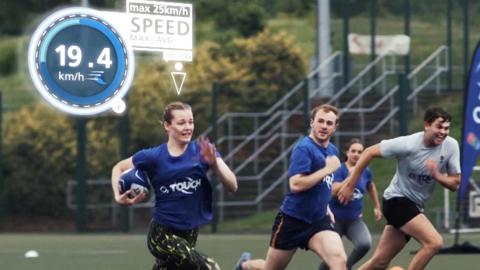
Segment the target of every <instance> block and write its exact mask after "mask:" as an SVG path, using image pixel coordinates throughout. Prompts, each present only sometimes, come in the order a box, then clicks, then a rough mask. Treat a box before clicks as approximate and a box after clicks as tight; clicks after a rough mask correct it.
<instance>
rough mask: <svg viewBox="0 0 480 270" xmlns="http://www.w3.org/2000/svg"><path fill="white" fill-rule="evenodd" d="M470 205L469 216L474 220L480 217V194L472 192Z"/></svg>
mask: <svg viewBox="0 0 480 270" xmlns="http://www.w3.org/2000/svg"><path fill="white" fill-rule="evenodd" d="M469 195H470V205H469V207H468V214H469V216H470V217H472V218H479V217H480V193H477V192H476V191H470V194H469Z"/></svg>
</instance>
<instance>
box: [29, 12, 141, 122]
mask: <svg viewBox="0 0 480 270" xmlns="http://www.w3.org/2000/svg"><path fill="white" fill-rule="evenodd" d="M28 60H29V71H30V75H31V77H32V80H33V82H34V85H35V87H36V88H37V90H38V91H39V92H40V94H41V95H42V96H43V97H44V98H45V99H46V100H47V101H48V102H49V103H51V104H52V105H53V106H55V107H57V108H59V109H60V110H62V111H65V112H67V113H71V114H76V115H93V114H97V113H101V112H104V111H106V110H109V109H111V108H112V107H113V106H115V103H118V102H122V101H121V98H122V97H123V96H124V95H125V94H126V93H127V91H128V89H129V87H130V85H131V82H132V78H133V73H134V58H133V52H132V50H131V49H130V47H129V46H128V44H126V43H125V41H124V39H123V38H122V37H121V35H120V34H119V32H118V31H117V30H116V29H115V28H114V27H113V26H112V25H110V24H109V23H108V22H107V20H105V18H101V16H100V14H98V12H96V11H95V10H92V9H86V8H69V9H64V10H61V11H59V12H56V13H54V14H52V15H51V16H49V17H47V18H46V19H45V20H44V21H43V22H42V23H41V24H40V26H39V27H38V28H37V30H36V31H35V33H34V35H33V37H32V40H31V41H30V46H29V59H28Z"/></svg>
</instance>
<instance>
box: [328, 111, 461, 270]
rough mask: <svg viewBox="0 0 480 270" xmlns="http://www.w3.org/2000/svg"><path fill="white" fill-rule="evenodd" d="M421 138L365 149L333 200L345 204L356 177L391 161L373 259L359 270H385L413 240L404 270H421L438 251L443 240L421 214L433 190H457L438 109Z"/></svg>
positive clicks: (450, 146) (428, 114)
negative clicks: (415, 245)
mask: <svg viewBox="0 0 480 270" xmlns="http://www.w3.org/2000/svg"><path fill="white" fill-rule="evenodd" d="M423 120H424V124H423V129H424V131H422V132H417V133H414V134H411V135H408V136H401V137H397V138H394V139H390V140H383V141H381V142H380V143H378V144H375V145H373V146H370V147H369V148H367V149H366V150H365V151H364V152H363V153H362V155H361V156H360V159H359V160H358V162H357V165H356V166H355V168H354V169H353V171H352V172H351V174H350V176H349V178H347V179H346V180H345V181H344V183H343V186H342V187H341V189H340V191H339V192H338V199H339V201H340V202H342V203H346V202H348V201H349V200H350V198H351V197H352V193H353V189H354V187H355V185H356V183H357V181H358V179H359V178H360V174H361V172H362V171H363V170H364V169H365V167H366V166H367V165H368V163H369V162H370V161H371V160H372V159H373V158H375V157H386V158H394V159H396V161H397V170H396V172H395V175H394V176H393V179H392V181H391V182H390V185H389V186H388V187H387V189H386V190H385V192H384V193H383V215H384V217H385V219H386V220H387V225H386V226H385V227H384V229H383V232H382V236H381V237H380V240H379V242H378V246H377V248H376V250H375V252H374V254H373V257H372V258H371V259H370V260H368V261H367V262H366V263H365V264H363V265H362V266H361V267H360V268H359V269H362V270H365V269H385V268H387V267H388V264H389V263H390V261H391V260H392V259H393V258H394V257H395V256H396V255H397V254H398V253H399V252H400V251H401V250H402V249H403V247H404V246H405V245H406V244H407V242H408V241H409V239H410V238H411V237H413V238H414V239H415V240H417V241H418V242H419V243H420V244H421V248H420V250H419V251H418V252H417V253H416V254H415V256H414V257H413V258H412V260H411V262H410V264H409V266H408V269H410V270H415V269H425V268H426V267H427V264H428V262H429V261H430V260H431V259H432V258H433V256H434V255H435V253H437V251H438V250H439V249H441V247H442V245H443V238H442V236H441V235H440V233H438V231H437V230H436V229H435V227H434V226H433V224H432V223H431V222H430V221H429V220H428V218H427V217H426V216H425V214H423V208H424V205H425V203H426V202H427V201H428V200H429V199H430V197H431V195H432V193H433V191H434V188H435V184H436V183H439V184H441V185H442V186H444V187H446V188H448V189H450V190H452V191H455V190H457V189H458V186H459V184H460V150H459V147H458V143H457V141H456V140H455V139H454V138H452V137H450V136H448V134H449V132H450V123H451V121H452V117H451V115H450V114H449V113H448V112H446V111H445V110H443V109H442V108H430V109H427V110H426V111H425V116H424V118H423Z"/></svg>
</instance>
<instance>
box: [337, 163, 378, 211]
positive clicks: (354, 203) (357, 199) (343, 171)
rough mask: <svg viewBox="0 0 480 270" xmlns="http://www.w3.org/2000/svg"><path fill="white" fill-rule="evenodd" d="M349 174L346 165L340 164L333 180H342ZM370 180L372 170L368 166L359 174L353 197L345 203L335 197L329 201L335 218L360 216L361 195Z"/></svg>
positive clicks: (361, 206)
mask: <svg viewBox="0 0 480 270" xmlns="http://www.w3.org/2000/svg"><path fill="white" fill-rule="evenodd" d="M348 175H349V172H348V168H347V165H346V164H345V163H342V166H341V167H340V168H338V170H337V171H336V172H335V173H334V176H333V181H334V182H343V180H345V179H346V178H347V177H348ZM371 182H372V172H371V171H370V168H368V167H367V168H365V169H364V170H363V171H362V174H361V175H360V179H359V180H358V182H357V185H356V187H355V190H354V191H353V197H352V199H351V200H350V202H348V203H347V204H346V205H343V204H341V203H340V202H339V201H338V200H337V198H336V197H335V198H333V199H332V201H331V202H330V209H331V210H332V212H333V214H334V215H335V219H337V220H356V219H359V218H361V217H362V208H363V195H364V194H365V192H367V190H368V185H369V184H370V183H371Z"/></svg>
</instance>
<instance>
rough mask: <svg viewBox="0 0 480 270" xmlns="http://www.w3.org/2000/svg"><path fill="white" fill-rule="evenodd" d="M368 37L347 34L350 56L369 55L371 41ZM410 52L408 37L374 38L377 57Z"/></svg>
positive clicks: (378, 36) (379, 36)
mask: <svg viewBox="0 0 480 270" xmlns="http://www.w3.org/2000/svg"><path fill="white" fill-rule="evenodd" d="M371 37H372V36H370V35H359V34H349V35H348V50H349V52H350V53H351V54H370V53H371V52H372V49H371V48H372V46H371V45H372V43H371V42H372V40H371ZM409 51H410V37H409V36H407V35H391V36H382V35H377V36H375V53H376V54H377V55H382V54H388V55H407V54H408V52H409Z"/></svg>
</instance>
